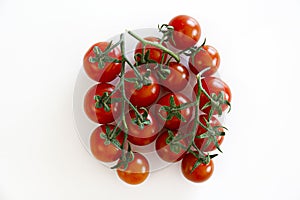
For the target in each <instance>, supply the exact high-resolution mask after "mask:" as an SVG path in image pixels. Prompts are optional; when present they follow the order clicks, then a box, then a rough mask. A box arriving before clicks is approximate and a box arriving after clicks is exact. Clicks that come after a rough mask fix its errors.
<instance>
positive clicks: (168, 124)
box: [156, 93, 193, 130]
mask: <svg viewBox="0 0 300 200" xmlns="http://www.w3.org/2000/svg"><path fill="white" fill-rule="evenodd" d="M171 98H174V102H175V104H176V106H179V105H182V104H185V103H190V100H189V99H188V97H186V96H185V95H184V94H181V93H167V94H166V95H164V96H162V97H161V98H160V99H159V100H158V102H157V104H158V105H157V106H156V109H157V113H158V115H159V116H157V119H159V121H160V123H161V124H164V127H165V128H167V129H170V130H177V129H179V128H181V127H183V126H185V125H186V124H187V123H189V121H190V120H191V117H192V113H193V108H192V107H188V108H185V109H182V110H179V111H178V112H179V114H180V115H181V116H182V117H183V119H184V120H180V119H179V118H178V117H177V116H176V115H173V116H172V118H171V119H170V120H163V119H162V118H161V116H162V117H163V118H164V119H166V118H167V116H168V115H170V114H171V112H167V111H165V110H162V109H161V107H162V106H168V107H170V105H171V104H170V100H171ZM174 114H175V113H174Z"/></svg>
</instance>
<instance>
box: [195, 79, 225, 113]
mask: <svg viewBox="0 0 300 200" xmlns="http://www.w3.org/2000/svg"><path fill="white" fill-rule="evenodd" d="M201 83H202V87H203V88H204V89H205V90H206V91H207V93H208V94H209V95H210V96H211V94H212V93H215V94H216V95H218V94H219V93H220V92H221V91H223V92H224V94H225V99H226V100H227V101H228V102H230V101H231V91H230V88H229V86H228V85H227V84H226V83H225V82H224V81H222V80H221V79H220V78H217V77H205V78H203V79H202V80H201ZM194 93H195V94H197V93H198V85H197V84H196V85H195V87H194ZM207 102H209V99H208V98H207V96H205V94H204V93H203V92H202V93H201V96H200V105H199V108H200V109H201V108H202V107H203V106H204V105H205V104H206V103H207ZM227 107H228V106H227V105H226V104H223V105H222V110H223V111H225V110H226V109H227ZM210 108H211V107H210V106H209V107H208V108H206V109H204V110H202V111H203V112H204V113H206V114H208V113H209V111H210ZM213 114H217V111H215V112H214V113H213Z"/></svg>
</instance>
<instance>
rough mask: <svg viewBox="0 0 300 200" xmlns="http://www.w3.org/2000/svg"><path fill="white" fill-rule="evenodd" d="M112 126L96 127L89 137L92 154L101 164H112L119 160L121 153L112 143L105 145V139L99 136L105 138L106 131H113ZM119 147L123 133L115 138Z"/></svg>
mask: <svg viewBox="0 0 300 200" xmlns="http://www.w3.org/2000/svg"><path fill="white" fill-rule="evenodd" d="M114 128H115V126H113V125H101V126H98V127H97V128H96V129H95V130H94V131H93V133H92V135H91V137H90V148H91V151H92V154H93V155H94V156H95V158H97V159H98V160H100V161H102V162H113V161H116V160H117V159H118V158H120V156H121V154H122V151H121V150H120V149H119V148H117V147H116V146H115V145H114V144H113V143H109V144H105V138H101V136H100V135H101V134H103V135H105V136H106V137H107V130H109V131H111V132H112V131H113V130H114ZM115 140H116V141H118V142H119V144H120V145H121V144H122V143H123V140H124V133H123V132H120V133H119V134H118V135H117V137H116V138H115Z"/></svg>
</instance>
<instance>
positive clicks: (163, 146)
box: [155, 130, 187, 162]
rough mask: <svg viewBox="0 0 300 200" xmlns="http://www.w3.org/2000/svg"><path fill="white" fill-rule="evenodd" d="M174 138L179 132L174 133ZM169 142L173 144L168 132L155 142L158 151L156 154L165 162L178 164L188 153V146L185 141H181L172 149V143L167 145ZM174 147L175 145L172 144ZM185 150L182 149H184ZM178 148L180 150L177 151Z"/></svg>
mask: <svg viewBox="0 0 300 200" xmlns="http://www.w3.org/2000/svg"><path fill="white" fill-rule="evenodd" d="M173 134H174V137H176V135H177V131H174V132H173ZM167 140H169V141H168V142H172V140H170V135H169V133H168V131H167V130H165V131H163V132H162V133H161V134H160V135H159V136H158V138H157V139H156V142H155V149H156V153H157V155H158V156H159V157H160V158H161V159H162V160H164V161H166V162H177V161H179V160H181V159H182V158H183V156H184V154H185V152H186V148H187V144H186V142H185V140H184V139H181V140H180V141H179V142H177V144H175V146H173V147H171V146H170V143H167ZM171 145H174V144H171ZM180 146H182V147H184V148H182V147H180ZM171 148H173V151H172V150H171ZM176 148H178V149H177V150H176ZM174 149H175V150H176V151H178V153H175V152H176V151H175V152H174Z"/></svg>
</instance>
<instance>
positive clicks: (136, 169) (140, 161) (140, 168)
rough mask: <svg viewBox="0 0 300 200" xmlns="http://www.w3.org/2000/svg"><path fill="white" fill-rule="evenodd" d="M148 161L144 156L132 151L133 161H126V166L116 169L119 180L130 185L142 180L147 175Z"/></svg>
mask: <svg viewBox="0 0 300 200" xmlns="http://www.w3.org/2000/svg"><path fill="white" fill-rule="evenodd" d="M149 170H150V167H149V162H148V160H147V158H146V157H145V156H143V155H142V154H140V153H137V152H134V159H133V161H131V162H129V163H128V167H127V168H126V169H125V170H124V169H123V168H118V169H117V174H118V176H119V177H120V179H121V180H123V181H124V182H125V183H128V184H131V185H137V184H140V183H142V182H144V181H145V180H146V179H147V177H148V175H149Z"/></svg>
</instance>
